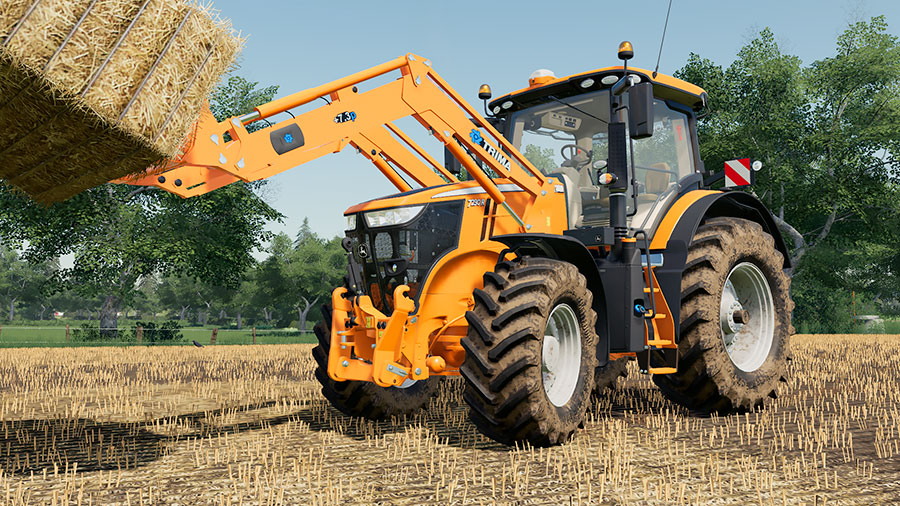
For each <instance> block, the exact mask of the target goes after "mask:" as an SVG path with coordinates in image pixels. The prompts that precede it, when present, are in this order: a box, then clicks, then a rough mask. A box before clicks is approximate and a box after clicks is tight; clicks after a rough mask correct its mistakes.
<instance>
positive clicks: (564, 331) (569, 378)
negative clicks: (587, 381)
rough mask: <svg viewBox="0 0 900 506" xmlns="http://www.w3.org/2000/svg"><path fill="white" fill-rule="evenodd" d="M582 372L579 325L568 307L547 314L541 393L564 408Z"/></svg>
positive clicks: (542, 350) (557, 308) (560, 307)
mask: <svg viewBox="0 0 900 506" xmlns="http://www.w3.org/2000/svg"><path fill="white" fill-rule="evenodd" d="M580 371H581V326H580V325H579V323H578V317H577V316H576V315H575V311H574V310H573V309H572V307H571V306H569V305H568V304H558V305H557V306H556V307H554V308H553V311H550V317H549V318H547V327H546V329H545V330H544V340H543V343H542V346H541V376H542V379H543V383H544V392H545V393H546V394H547V398H548V399H549V400H550V402H551V403H552V404H553V405H554V406H557V407H562V406H565V405H566V403H568V402H569V399H571V398H572V395H573V394H574V393H575V387H576V386H577V384H578V375H579V373H580Z"/></svg>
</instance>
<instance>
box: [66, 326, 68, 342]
mask: <svg viewBox="0 0 900 506" xmlns="http://www.w3.org/2000/svg"><path fill="white" fill-rule="evenodd" d="M68 343H69V324H68V323H67V324H66V344H68Z"/></svg>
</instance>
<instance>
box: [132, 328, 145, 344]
mask: <svg viewBox="0 0 900 506" xmlns="http://www.w3.org/2000/svg"><path fill="white" fill-rule="evenodd" d="M134 337H135V339H136V340H137V343H138V344H141V341H142V340H143V339H144V327H141V326H140V325H138V327H137V329H135V331H134Z"/></svg>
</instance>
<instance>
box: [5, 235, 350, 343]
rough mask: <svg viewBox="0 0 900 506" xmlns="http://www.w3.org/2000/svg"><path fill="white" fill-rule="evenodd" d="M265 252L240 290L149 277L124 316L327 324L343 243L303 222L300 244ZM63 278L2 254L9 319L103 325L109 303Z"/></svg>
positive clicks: (283, 241)
mask: <svg viewBox="0 0 900 506" xmlns="http://www.w3.org/2000/svg"><path fill="white" fill-rule="evenodd" d="M266 253H267V256H266V257H265V258H264V259H262V260H260V261H258V262H254V263H253V264H252V265H251V266H250V267H249V268H248V269H247V270H246V271H245V272H244V273H243V274H242V275H241V276H240V280H241V281H240V283H239V284H238V285H236V286H233V287H226V286H223V285H220V284H215V283H210V282H205V281H203V280H201V279H198V278H195V277H192V276H190V275H188V274H185V273H171V274H168V275H161V274H160V273H153V274H150V275H147V276H143V277H141V279H140V280H139V281H138V282H137V283H136V284H135V285H134V289H133V291H132V292H131V293H130V294H129V296H128V297H127V299H126V300H125V302H123V303H122V305H121V306H120V307H119V308H118V309H119V311H118V313H119V315H121V316H123V317H126V318H128V319H130V320H154V319H164V320H177V321H179V322H180V323H181V324H182V325H184V326H187V325H206V324H214V325H218V326H223V327H226V326H230V327H234V328H237V329H241V328H245V327H248V326H251V325H252V326H255V327H263V328H266V327H270V328H275V327H278V328H281V327H295V328H299V329H301V330H308V328H309V326H310V325H311V324H312V323H314V322H317V321H319V320H320V319H321V313H320V311H319V310H318V308H319V306H320V305H321V304H322V303H325V302H326V301H328V300H330V296H331V290H332V289H333V288H334V287H335V286H338V285H340V284H341V283H342V282H343V274H344V272H345V263H346V256H345V255H346V253H345V252H344V250H343V249H342V248H341V245H340V239H339V238H338V237H334V238H332V239H329V240H326V239H323V238H321V237H319V236H318V235H316V234H314V233H313V232H312V231H311V230H310V227H309V222H308V220H304V221H303V225H302V226H301V228H300V232H299V233H298V234H297V236H296V237H295V238H293V239H292V238H291V237H289V236H288V235H286V234H278V235H276V236H274V237H273V239H272V241H271V243H270V245H269V247H268V248H267V250H266ZM59 273H60V267H59V263H58V262H57V261H48V262H29V261H27V260H26V259H25V258H23V257H22V255H20V254H19V253H17V252H16V251H15V250H12V249H9V248H5V247H3V248H0V304H2V307H3V309H4V318H3V320H5V321H7V322H15V321H20V320H38V321H46V320H51V319H53V318H54V314H56V313H63V317H64V318H65V319H67V320H69V319H74V320H87V321H91V320H99V319H100V316H101V314H102V311H103V305H104V303H105V301H106V297H105V296H103V295H95V296H90V295H89V294H85V293H84V292H83V291H81V290H77V289H75V288H74V287H67V288H63V289H60V286H59V285H58V283H56V282H55V281H54V279H55V278H56V277H57V276H58V275H59Z"/></svg>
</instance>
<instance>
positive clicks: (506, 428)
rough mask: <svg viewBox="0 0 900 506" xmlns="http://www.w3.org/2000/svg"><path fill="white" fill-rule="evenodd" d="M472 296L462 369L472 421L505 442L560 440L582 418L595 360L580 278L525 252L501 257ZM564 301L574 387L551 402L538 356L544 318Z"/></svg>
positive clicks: (569, 268) (591, 315)
mask: <svg viewBox="0 0 900 506" xmlns="http://www.w3.org/2000/svg"><path fill="white" fill-rule="evenodd" d="M473 295H474V298H475V308H474V309H473V310H472V311H469V312H467V313H466V320H467V321H468V322H469V330H468V334H467V336H466V337H465V338H464V339H462V341H461V343H462V346H463V348H464V349H465V351H466V358H465V361H464V362H463V365H462V367H461V368H460V374H461V375H462V377H463V378H464V379H465V385H466V386H465V392H464V394H463V400H464V401H465V402H466V404H468V406H469V418H470V420H471V421H472V422H473V423H474V424H475V426H476V427H478V429H479V430H480V431H481V432H482V433H484V434H485V435H487V436H488V437H490V438H492V439H494V440H496V441H499V442H502V443H505V444H513V443H516V442H524V441H527V442H529V443H530V444H532V445H534V446H550V445H555V444H558V443H562V442H564V441H566V440H567V439H568V438H569V437H570V436H571V435H572V434H573V433H574V432H575V430H576V429H578V427H579V426H580V425H581V424H582V423H583V421H584V416H585V412H586V410H587V408H588V406H589V403H590V394H591V390H592V389H593V383H594V370H595V369H596V363H597V358H596V346H597V344H596V343H597V334H596V331H595V329H594V326H595V323H596V320H597V315H596V313H595V312H594V310H593V309H592V307H591V301H592V295H591V292H590V291H589V290H588V289H587V282H586V280H585V277H584V276H583V275H582V274H581V273H580V272H578V269H577V268H576V267H575V266H574V265H572V264H570V263H567V262H561V261H558V260H551V259H547V258H531V257H524V258H520V259H517V260H515V261H502V262H499V263H498V264H497V266H496V267H495V269H494V271H493V272H487V273H485V275H484V289H483V290H475V292H474V293H473ZM562 303H565V304H567V305H569V306H570V308H571V309H572V310H573V311H574V313H575V315H576V319H577V321H578V325H579V331H580V336H581V358H580V373H579V375H578V380H577V383H576V385H575V390H574V392H573V393H572V394H571V397H570V398H569V399H568V402H566V403H565V404H564V405H562V406H556V405H554V404H553V403H552V402H551V401H550V400H549V398H548V395H547V393H546V392H545V388H544V384H543V381H544V380H543V375H542V358H541V356H542V347H543V341H544V331H545V328H546V325H547V320H548V318H549V316H550V313H551V311H552V310H553V309H554V308H555V307H557V306H558V305H559V304H562Z"/></svg>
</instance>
